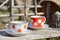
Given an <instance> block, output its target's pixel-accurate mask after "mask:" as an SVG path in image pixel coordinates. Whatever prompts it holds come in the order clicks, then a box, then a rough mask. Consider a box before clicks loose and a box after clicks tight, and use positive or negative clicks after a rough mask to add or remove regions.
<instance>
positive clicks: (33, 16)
mask: <svg viewBox="0 0 60 40" xmlns="http://www.w3.org/2000/svg"><path fill="white" fill-rule="evenodd" d="M41 17H44V16H31V18H41Z"/></svg>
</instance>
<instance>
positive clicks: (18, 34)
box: [6, 29, 31, 36]
mask: <svg viewBox="0 0 60 40" xmlns="http://www.w3.org/2000/svg"><path fill="white" fill-rule="evenodd" d="M6 32H7V33H8V34H10V35H12V36H24V35H27V34H29V33H31V30H28V31H27V32H24V33H13V32H12V30H10V29H8V30H6Z"/></svg>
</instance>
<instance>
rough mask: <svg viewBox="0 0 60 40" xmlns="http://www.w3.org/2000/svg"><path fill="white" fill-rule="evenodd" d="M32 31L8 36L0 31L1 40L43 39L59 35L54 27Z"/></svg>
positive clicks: (59, 32)
mask: <svg viewBox="0 0 60 40" xmlns="http://www.w3.org/2000/svg"><path fill="white" fill-rule="evenodd" d="M31 31H32V32H31V33H30V34H27V35H25V36H21V37H11V36H10V37H9V36H8V34H7V33H6V32H5V31H0V35H5V36H0V39H1V40H4V39H5V40H20V39H21V40H23V39H24V40H29V39H30V40H32V39H43V38H51V37H59V36H60V31H57V30H55V29H40V30H31Z"/></svg>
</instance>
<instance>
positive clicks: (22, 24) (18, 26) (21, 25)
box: [6, 21, 28, 33]
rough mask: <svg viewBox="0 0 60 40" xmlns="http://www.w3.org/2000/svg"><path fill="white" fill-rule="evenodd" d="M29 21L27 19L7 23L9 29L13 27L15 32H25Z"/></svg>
mask: <svg viewBox="0 0 60 40" xmlns="http://www.w3.org/2000/svg"><path fill="white" fill-rule="evenodd" d="M27 27H28V22H26V21H11V22H10V23H9V24H6V28H7V29H11V30H12V32H14V33H25V32H27Z"/></svg>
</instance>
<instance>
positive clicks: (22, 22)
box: [10, 21, 28, 24]
mask: <svg viewBox="0 0 60 40" xmlns="http://www.w3.org/2000/svg"><path fill="white" fill-rule="evenodd" d="M10 23H18V24H19V23H21V24H25V23H28V22H27V21H10Z"/></svg>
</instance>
